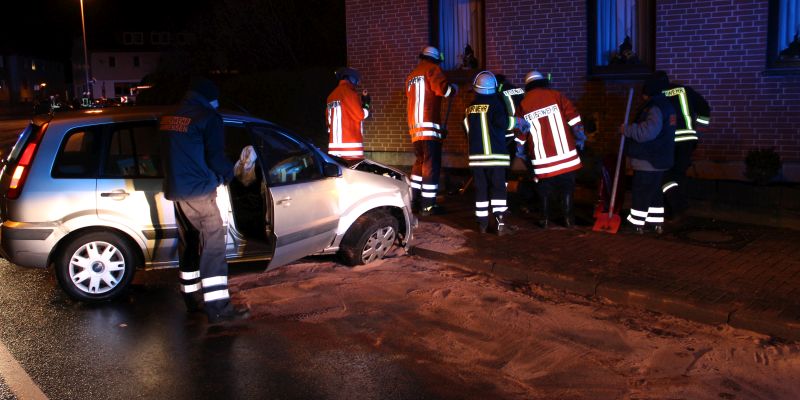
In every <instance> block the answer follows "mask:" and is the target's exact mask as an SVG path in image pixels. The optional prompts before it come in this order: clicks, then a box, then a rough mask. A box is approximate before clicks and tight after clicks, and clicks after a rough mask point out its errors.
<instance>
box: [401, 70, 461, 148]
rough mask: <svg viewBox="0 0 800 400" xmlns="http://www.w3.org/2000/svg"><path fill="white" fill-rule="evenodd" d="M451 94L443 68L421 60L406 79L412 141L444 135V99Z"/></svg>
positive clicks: (433, 138) (435, 138)
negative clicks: (442, 110)
mask: <svg viewBox="0 0 800 400" xmlns="http://www.w3.org/2000/svg"><path fill="white" fill-rule="evenodd" d="M451 93H452V88H451V87H450V85H449V84H448V83H447V77H445V75H444V72H443V71H442V68H441V67H439V66H438V65H436V64H435V63H433V62H431V61H428V60H420V62H419V64H418V65H417V67H416V68H414V70H413V71H411V73H410V74H409V75H408V78H406V98H407V99H408V131H409V134H410V135H411V142H412V143H413V142H416V141H417V140H442V139H443V138H444V136H443V134H442V127H441V125H440V124H441V116H440V113H441V104H442V99H441V98H442V97H447V96H450V94H451Z"/></svg>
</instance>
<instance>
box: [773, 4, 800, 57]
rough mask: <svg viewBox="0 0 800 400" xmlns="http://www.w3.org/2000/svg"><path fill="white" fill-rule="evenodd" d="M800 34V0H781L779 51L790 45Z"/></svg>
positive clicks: (779, 10) (779, 9)
mask: <svg viewBox="0 0 800 400" xmlns="http://www.w3.org/2000/svg"><path fill="white" fill-rule="evenodd" d="M799 34H800V0H780V5H779V8H778V51H781V50H784V49H786V48H787V47H789V43H792V42H793V41H794V38H795V35H799Z"/></svg>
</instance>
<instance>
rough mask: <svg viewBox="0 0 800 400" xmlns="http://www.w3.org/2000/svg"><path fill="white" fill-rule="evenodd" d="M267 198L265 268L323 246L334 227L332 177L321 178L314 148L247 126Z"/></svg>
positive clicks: (336, 212) (264, 127)
mask: <svg viewBox="0 0 800 400" xmlns="http://www.w3.org/2000/svg"><path fill="white" fill-rule="evenodd" d="M252 129H253V134H254V137H255V140H256V142H257V143H256V146H255V147H256V151H257V152H258V160H259V162H260V165H261V167H262V171H263V172H264V181H265V184H266V185H267V191H268V194H269V198H268V199H267V204H268V205H269V207H268V208H269V209H268V210H267V213H268V214H270V213H271V215H270V216H269V218H268V220H269V221H270V223H269V224H268V229H269V228H271V232H268V234H271V236H272V238H271V239H272V243H274V246H275V249H274V252H273V255H272V259H271V261H270V263H269V266H268V269H273V268H277V267H280V266H282V265H285V264H288V263H290V262H292V261H295V260H298V259H300V258H303V257H305V256H307V255H310V254H314V253H318V252H320V251H322V250H323V249H325V248H326V247H328V246H329V245H330V244H331V243H332V242H333V239H334V237H335V236H336V229H337V227H338V225H339V215H340V210H339V193H338V190H337V187H336V178H333V177H327V176H325V174H324V173H323V164H324V162H323V160H322V158H321V156H320V155H319V153H318V152H317V150H316V149H314V148H313V147H311V146H309V145H308V144H306V143H305V142H303V141H302V140H300V139H298V138H296V137H294V136H293V135H291V134H288V133H286V132H283V131H281V130H279V129H278V128H276V127H273V126H268V125H254V126H253V127H252Z"/></svg>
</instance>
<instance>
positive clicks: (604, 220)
mask: <svg viewBox="0 0 800 400" xmlns="http://www.w3.org/2000/svg"><path fill="white" fill-rule="evenodd" d="M632 101H633V88H631V89H630V90H629V91H628V106H627V107H626V108H625V126H628V114H630V112H631V102H632ZM624 147H625V135H622V136H621V137H620V139H619V153H617V168H616V169H615V170H614V184H613V185H612V186H611V204H609V206H608V213H601V214H598V215H597V219H596V220H595V221H594V227H592V230H593V231H596V232H608V233H617V231H618V230H619V224H620V222H621V220H620V218H619V215H617V214H614V201H615V200H616V199H617V183H618V182H619V169H620V166H621V165H622V150H623V149H624Z"/></svg>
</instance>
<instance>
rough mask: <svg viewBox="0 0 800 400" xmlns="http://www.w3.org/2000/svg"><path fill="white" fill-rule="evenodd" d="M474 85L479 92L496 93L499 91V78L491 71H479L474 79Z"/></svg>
mask: <svg viewBox="0 0 800 400" xmlns="http://www.w3.org/2000/svg"><path fill="white" fill-rule="evenodd" d="M472 87H473V88H474V89H475V93H478V94H494V93H496V92H497V78H495V76H494V74H493V73H491V72H489V71H481V72H478V75H475V80H473V81H472Z"/></svg>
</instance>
